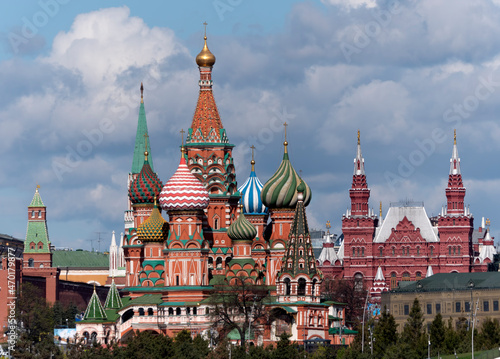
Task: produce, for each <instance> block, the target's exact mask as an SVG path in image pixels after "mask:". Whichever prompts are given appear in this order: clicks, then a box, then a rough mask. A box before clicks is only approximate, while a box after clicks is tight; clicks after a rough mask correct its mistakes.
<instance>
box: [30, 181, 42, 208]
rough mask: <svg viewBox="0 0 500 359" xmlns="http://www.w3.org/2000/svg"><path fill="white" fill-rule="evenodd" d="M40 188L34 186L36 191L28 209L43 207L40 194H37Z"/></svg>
mask: <svg viewBox="0 0 500 359" xmlns="http://www.w3.org/2000/svg"><path fill="white" fill-rule="evenodd" d="M39 188H40V186H38V185H37V186H36V191H35V195H34V196H33V199H32V200H31V203H30V205H29V206H28V207H45V205H44V204H43V201H42V197H40V193H39V192H38V189H39Z"/></svg>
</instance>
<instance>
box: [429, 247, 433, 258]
mask: <svg viewBox="0 0 500 359" xmlns="http://www.w3.org/2000/svg"><path fill="white" fill-rule="evenodd" d="M433 254H434V247H433V246H431V252H430V257H432V256H433Z"/></svg>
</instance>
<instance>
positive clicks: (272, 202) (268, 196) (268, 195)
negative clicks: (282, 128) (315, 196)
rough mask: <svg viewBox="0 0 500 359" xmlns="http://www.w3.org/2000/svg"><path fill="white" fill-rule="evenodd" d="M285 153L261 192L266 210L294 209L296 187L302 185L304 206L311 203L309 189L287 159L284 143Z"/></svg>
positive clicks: (296, 196)
mask: <svg viewBox="0 0 500 359" xmlns="http://www.w3.org/2000/svg"><path fill="white" fill-rule="evenodd" d="M284 145H285V153H284V155H283V161H281V165H280V166H279V168H278V170H277V171H276V173H275V174H274V175H273V176H272V177H271V178H270V179H269V181H267V182H266V184H265V185H264V187H263V188H262V192H261V195H260V196H261V199H262V203H264V205H265V206H266V207H268V208H295V205H296V204H297V200H298V191H297V187H298V186H299V184H300V183H301V181H302V182H303V183H304V188H302V189H303V193H304V206H307V205H308V204H309V202H311V189H310V188H309V186H308V185H307V183H306V182H305V181H303V180H302V179H301V178H300V177H299V175H298V174H297V172H295V169H294V168H293V166H292V164H291V163H290V160H289V158H288V151H287V145H288V143H287V142H286V141H285V143H284Z"/></svg>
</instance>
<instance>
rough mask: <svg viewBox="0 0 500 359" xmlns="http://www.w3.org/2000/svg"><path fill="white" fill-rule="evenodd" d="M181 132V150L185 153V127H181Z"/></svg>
mask: <svg viewBox="0 0 500 359" xmlns="http://www.w3.org/2000/svg"><path fill="white" fill-rule="evenodd" d="M179 132H180V134H181V152H182V153H184V134H185V133H186V131H184V129H183V128H181V130H180V131H179Z"/></svg>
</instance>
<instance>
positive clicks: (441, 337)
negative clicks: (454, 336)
mask: <svg viewBox="0 0 500 359" xmlns="http://www.w3.org/2000/svg"><path fill="white" fill-rule="evenodd" d="M445 334H446V328H445V327H444V322H443V316H442V315H441V313H438V314H436V316H435V317H434V320H433V321H432V324H431V328H430V335H431V338H430V340H431V350H432V353H433V354H434V355H437V354H438V353H439V354H442V353H443V352H444V351H443V349H444V341H445Z"/></svg>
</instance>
